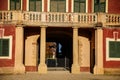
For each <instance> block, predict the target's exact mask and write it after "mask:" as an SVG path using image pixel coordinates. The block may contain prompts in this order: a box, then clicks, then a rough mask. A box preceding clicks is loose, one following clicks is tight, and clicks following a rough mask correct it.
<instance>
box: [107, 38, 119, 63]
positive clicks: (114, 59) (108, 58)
mask: <svg viewBox="0 0 120 80" xmlns="http://www.w3.org/2000/svg"><path fill="white" fill-rule="evenodd" d="M109 41H120V39H117V40H115V39H114V38H106V61H120V58H110V57H109Z"/></svg>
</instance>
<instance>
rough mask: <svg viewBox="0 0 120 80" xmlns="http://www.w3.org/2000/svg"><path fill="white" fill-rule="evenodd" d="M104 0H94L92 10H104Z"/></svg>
mask: <svg viewBox="0 0 120 80" xmlns="http://www.w3.org/2000/svg"><path fill="white" fill-rule="evenodd" d="M105 3H106V1H105V0H94V12H105Z"/></svg>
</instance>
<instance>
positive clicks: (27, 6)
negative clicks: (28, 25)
mask: <svg viewBox="0 0 120 80" xmlns="http://www.w3.org/2000/svg"><path fill="white" fill-rule="evenodd" d="M26 8H27V9H26V10H27V11H29V0H27V5H26Z"/></svg>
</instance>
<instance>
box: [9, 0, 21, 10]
mask: <svg viewBox="0 0 120 80" xmlns="http://www.w3.org/2000/svg"><path fill="white" fill-rule="evenodd" d="M10 10H21V0H10Z"/></svg>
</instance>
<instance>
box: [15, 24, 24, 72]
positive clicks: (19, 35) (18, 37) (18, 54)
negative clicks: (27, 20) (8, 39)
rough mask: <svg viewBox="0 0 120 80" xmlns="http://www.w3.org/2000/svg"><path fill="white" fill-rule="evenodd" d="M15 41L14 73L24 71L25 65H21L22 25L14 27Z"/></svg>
mask: <svg viewBox="0 0 120 80" xmlns="http://www.w3.org/2000/svg"><path fill="white" fill-rule="evenodd" d="M15 37H16V40H15V41H16V43H15V67H14V72H15V73H24V72H25V67H24V65H23V41H24V31H23V26H21V25H19V26H17V27H16V36H15Z"/></svg>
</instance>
